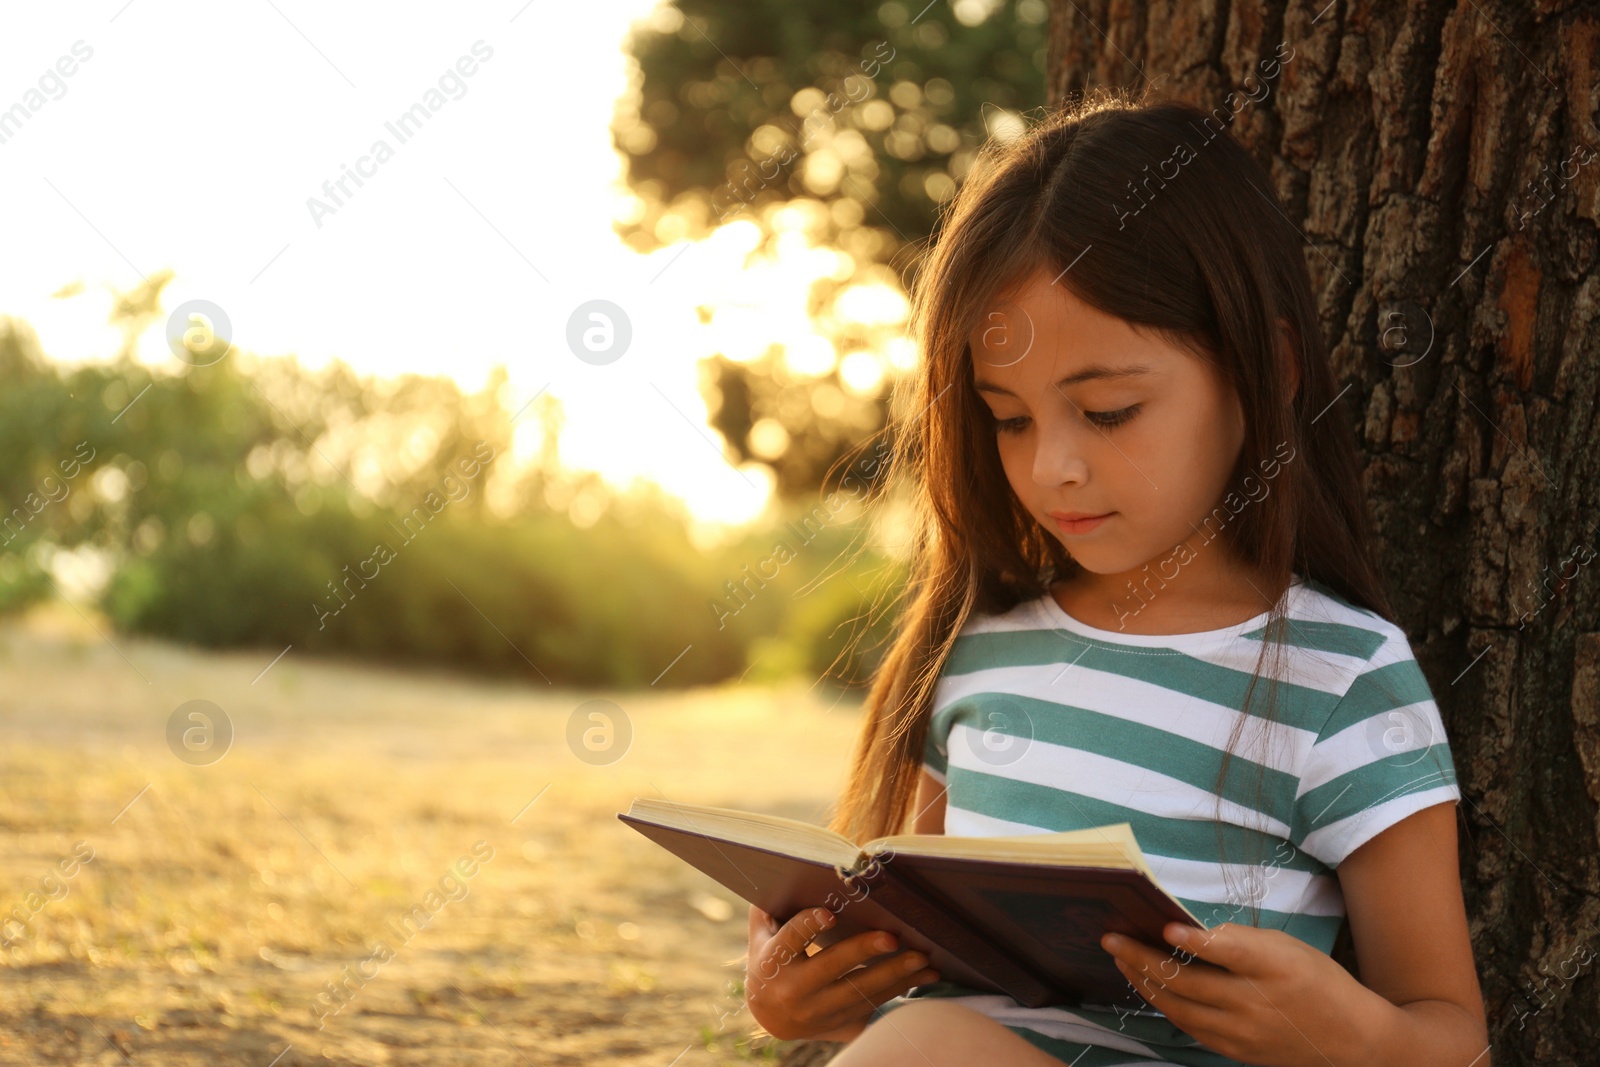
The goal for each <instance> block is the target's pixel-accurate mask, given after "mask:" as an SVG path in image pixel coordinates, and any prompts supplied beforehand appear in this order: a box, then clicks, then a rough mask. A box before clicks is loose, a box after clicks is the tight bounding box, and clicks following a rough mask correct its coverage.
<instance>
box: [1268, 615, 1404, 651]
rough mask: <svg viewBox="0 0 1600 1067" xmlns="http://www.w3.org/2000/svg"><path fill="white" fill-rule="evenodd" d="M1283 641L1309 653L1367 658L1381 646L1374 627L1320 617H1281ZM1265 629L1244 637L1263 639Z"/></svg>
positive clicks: (1379, 635) (1380, 636) (1381, 637)
mask: <svg viewBox="0 0 1600 1067" xmlns="http://www.w3.org/2000/svg"><path fill="white" fill-rule="evenodd" d="M1284 624H1285V625H1284V632H1283V643H1284V644H1285V645H1293V646H1294V647H1295V648H1304V649H1309V650H1310V651H1312V652H1331V653H1335V654H1337V655H1341V656H1351V657H1353V658H1355V659H1359V660H1363V661H1365V660H1369V659H1371V658H1372V656H1373V653H1375V652H1377V651H1378V649H1379V648H1381V647H1383V642H1384V635H1383V634H1381V633H1379V632H1378V631H1376V630H1368V629H1365V628H1364V627H1360V626H1351V625H1349V624H1348V623H1342V622H1324V621H1322V620H1320V619H1289V618H1286V619H1284ZM1266 633H1267V628H1266V627H1265V626H1259V627H1257V628H1256V629H1254V630H1251V631H1250V632H1249V633H1247V634H1245V635H1244V636H1245V637H1247V638H1249V639H1250V640H1252V641H1262V640H1265V639H1266Z"/></svg>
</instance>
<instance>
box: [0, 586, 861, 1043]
mask: <svg viewBox="0 0 1600 1067" xmlns="http://www.w3.org/2000/svg"><path fill="white" fill-rule="evenodd" d="M115 642H116V647H115V648H113V647H111V646H110V645H109V644H108V643H107V642H105V641H104V640H102V639H101V638H100V636H98V635H97V634H96V633H95V632H94V631H93V630H92V629H89V628H88V626H87V624H86V623H84V622H83V621H81V620H79V619H78V618H77V617H76V616H73V615H71V614H70V613H68V614H65V615H63V614H62V613H61V612H59V611H57V612H51V613H45V614H41V615H36V616H34V617H32V618H30V619H29V620H27V621H26V622H25V623H20V624H13V625H10V626H8V627H5V628H4V629H0V670H3V672H4V678H5V680H6V684H5V685H4V686H3V687H0V722H3V729H4V737H5V744H4V746H3V747H0V822H3V829H4V831H5V833H4V837H3V839H0V841H3V844H0V909H3V910H4V911H5V912H6V913H13V912H15V911H16V910H17V909H21V911H22V917H24V918H27V919H28V925H27V928H26V929H25V930H23V929H21V928H20V927H18V926H12V927H10V928H9V929H10V931H11V932H12V933H13V934H18V935H19V936H17V937H16V938H15V940H14V942H13V943H12V944H11V946H10V948H9V949H5V948H0V966H3V967H4V968H5V971H6V973H5V980H4V981H3V983H0V1063H5V1064H11V1063H18V1064H21V1063H26V1064H39V1063H95V1064H100V1063H104V1064H121V1063H129V1062H132V1063H146V1064H156V1063H159V1064H174V1065H189V1064H195V1065H199V1064H206V1065H210V1064H219V1063H241V1064H253V1065H257V1067H268V1065H269V1064H274V1063H275V1064H276V1065H277V1067H290V1065H293V1064H309V1063H336V1064H423V1063H426V1064H431V1065H448V1064H457V1063H460V1064H467V1063H471V1064H530V1063H535V1064H539V1065H541V1067H542V1065H545V1064H577V1063H584V1064H587V1063H607V1064H650V1065H653V1067H666V1065H667V1064H668V1063H670V1062H672V1061H673V1057H674V1056H677V1055H678V1054H679V1053H680V1052H683V1050H684V1049H685V1047H686V1046H688V1051H687V1052H686V1053H684V1054H683V1055H682V1057H681V1058H680V1059H678V1060H677V1061H676V1062H677V1064H678V1065H680V1067H688V1065H691V1064H705V1063H730V1062H740V1061H748V1060H749V1059H750V1058H752V1057H754V1058H760V1057H761V1056H763V1055H765V1056H770V1055H771V1050H770V1049H768V1050H756V1051H752V1049H751V1048H750V1047H749V1045H748V1043H747V1042H746V1041H745V1040H744V1035H745V1034H746V1033H747V1032H748V1027H749V1023H750V1019H749V1015H748V1014H747V1013H745V1012H743V1011H741V1010H740V1008H741V1005H742V998H741V995H740V992H739V989H738V986H737V979H738V977H739V975H740V974H741V973H742V968H741V967H739V966H737V965H735V966H729V965H728V961H729V960H733V959H736V958H738V957H741V956H742V954H743V950H744V933H745V906H744V904H743V903H742V902H741V901H739V900H737V899H736V898H735V897H734V896H733V895H732V894H730V893H728V892H727V891H725V890H723V889H722V888H721V887H720V886H717V885H716V884H715V883H713V882H711V881H710V880H709V879H707V878H705V877H703V876H701V875H700V874H698V872H695V871H693V870H692V869H690V868H689V867H688V866H687V865H685V864H683V863H681V862H679V861H678V860H676V859H675V858H673V857H672V856H670V855H669V854H667V853H666V852H664V851H662V850H661V849H659V848H658V847H657V846H655V845H653V844H651V843H650V842H648V841H646V840H645V839H644V838H643V837H641V836H639V835H638V834H636V833H634V832H633V831H632V830H630V829H628V828H627V827H626V826H624V825H623V824H622V823H620V822H618V821H617V819H616V818H615V814H616V812H618V811H621V810H624V809H626V807H627V805H628V802H629V801H630V800H631V798H632V797H634V796H636V795H637V796H656V797H659V796H666V797H668V798H671V799H674V800H692V801H696V802H701V803H711V804H725V805H729V806H735V807H745V808H753V809H760V810H765V811H773V812H777V813H780V814H786V815H791V816H794V817H798V818H804V819H810V820H814V821H820V819H821V818H822V817H823V813H824V811H825V809H826V806H827V804H828V803H829V800H830V798H831V797H832V796H833V795H834V793H835V791H836V789H837V786H838V784H839V781H840V778H841V776H842V774H843V770H844V766H845V759H846V754H847V752H848V748H849V743H850V740H851V737H852V735H853V732H854V729H855V722H856V709H855V708H854V707H853V706H852V705H851V703H850V702H849V701H848V700H847V701H845V702H843V703H841V704H839V705H838V706H837V707H834V708H830V707H829V706H828V705H829V703H830V700H829V698H826V697H825V696H822V695H819V694H814V693H810V692H807V691H806V690H805V689H804V687H798V686H797V687H795V688H793V689H790V690H782V691H773V690H756V689H719V690H700V691H694V692H689V693H671V692H664V693H656V692H653V691H651V692H645V693H625V694H609V696H610V698H611V699H614V700H616V702H617V703H618V704H620V705H621V706H622V707H623V708H624V709H625V710H626V712H627V714H628V716H629V717H630V719H631V721H632V723H633V728H634V737H633V741H632V744H631V747H630V748H629V750H628V751H627V754H626V755H625V756H624V757H623V758H622V759H620V760H618V761H617V762H615V763H614V764H611V765H609V766H590V765H588V764H585V763H584V762H582V761H580V760H579V759H577V758H576V757H575V756H574V755H573V753H572V752H571V751H570V750H569V749H568V747H567V742H566V735H567V722H568V718H569V716H570V714H571V712H572V710H573V709H574V708H575V707H577V706H578V705H579V704H580V703H582V702H583V701H584V700H587V699H591V698H593V697H597V696H600V697H604V696H608V694H604V693H593V692H574V691H566V690H560V689H554V688H551V687H549V686H546V685H544V684H542V683H539V682H537V680H535V682H534V683H532V684H520V683H519V684H495V683H489V682H481V681H475V680H471V679H463V678H458V677H451V676H448V675H445V674H440V673H422V672H402V671H385V670H379V669H374V668H370V667H363V666H355V665H347V664H338V663H329V662H326V661H313V660H309V659H306V658H303V657H298V656H297V655H296V652H294V651H291V652H290V653H289V654H288V655H287V656H285V657H284V658H283V659H282V660H281V661H279V662H278V663H277V664H276V665H275V666H273V667H272V668H271V669H270V670H268V671H267V672H266V674H265V675H264V676H261V677H260V679H259V681H255V682H252V679H255V678H256V677H257V675H258V674H259V673H260V672H261V671H262V669H263V667H265V666H266V665H267V664H268V663H269V662H270V661H271V659H272V657H273V655H275V654H276V650H266V651H262V652H258V653H251V654H225V655H224V654H212V653H196V652H191V651H187V650H184V649H181V648H176V647H173V646H168V645H162V644H158V643H151V642H143V641H138V640H134V639H131V638H125V637H117V638H115ZM117 650H120V654H119V652H118V651H117ZM124 656H125V657H126V658H124ZM130 661H131V664H130ZM141 675H142V677H141ZM196 698H201V699H206V700H210V701H213V702H215V703H216V704H217V705H219V706H220V707H222V708H223V709H224V710H225V711H226V713H227V714H228V716H229V717H230V718H231V720H232V722H233V724H234V728H235V731H236V736H235V739H234V741H233V745H232V748H231V749H230V750H229V751H228V753H227V754H226V756H224V757H223V758H222V759H221V760H220V761H218V762H216V763H214V764H211V765H209V766H190V765H188V764H185V763H184V762H182V761H180V760H179V759H177V758H176V757H175V756H174V755H173V754H172V752H171V751H170V750H169V748H168V747H167V742H166V724H167V718H168V716H169V715H170V714H171V712H172V711H173V709H174V708H176V707H177V706H178V705H180V704H182V703H184V702H185V701H188V700H192V699H196ZM541 791H543V792H541ZM535 797H537V798H538V799H537V801H536V802H535V803H533V804H532V806H531V807H530V806H528V805H529V802H530V801H532V800H534V798H535ZM135 798H137V799H135ZM130 801H131V802H132V803H131V805H130ZM519 813H520V815H519ZM513 820H515V822H513ZM80 842H81V843H82V844H81V845H79V843H80ZM479 842H482V844H477V843H479ZM475 844H477V848H478V850H479V854H480V855H482V854H484V852H485V850H487V849H492V850H493V855H492V858H491V859H489V860H488V861H487V862H483V863H481V864H480V866H479V867H478V869H477V870H476V872H475V873H474V874H473V875H472V876H471V877H470V878H467V877H458V879H457V880H455V881H451V880H450V879H448V878H446V875H447V874H448V873H449V871H450V869H451V868H452V866H453V865H455V864H456V863H457V862H458V860H459V859H460V858H461V857H463V856H466V855H469V854H470V853H471V852H472V850H473V848H474V846H475ZM75 847H78V848H79V849H80V852H82V850H84V849H92V850H93V858H92V860H90V861H89V862H87V863H85V864H83V865H82V866H81V869H79V870H78V871H77V872H76V873H75V874H74V875H73V877H71V878H70V879H65V880H62V881H59V882H50V881H47V879H48V878H49V876H50V875H51V873H52V872H53V871H55V870H56V865H57V863H58V861H61V860H63V859H68V858H69V857H71V856H72V854H73V850H74V848H75ZM441 879H445V881H444V883H443V886H444V888H445V889H446V890H448V891H449V892H450V893H451V895H454V896H456V897H459V899H453V900H452V899H448V898H447V897H445V896H444V895H443V894H441V895H440V896H438V897H435V898H433V901H432V903H431V904H430V902H429V898H428V897H427V894H428V892H429V890H430V889H437V888H439V886H440V880H441ZM63 886H64V888H65V895H64V896H63V895H61V890H62V887H63ZM461 887H464V889H465V895H464V896H462V895H461V891H462V890H461ZM51 893H53V894H54V895H55V896H56V897H58V898H59V899H53V900H52V899H49V898H48V895H49V894H51ZM30 894H38V895H37V896H33V897H30ZM35 905H38V907H37V909H36V910H35ZM419 905H420V906H423V907H424V908H425V909H427V910H433V911H434V914H433V915H432V918H431V921H429V922H427V923H426V924H425V925H424V926H423V927H422V928H421V929H420V930H416V929H415V928H414V927H411V926H404V925H397V924H401V923H402V917H403V916H404V915H406V914H407V913H410V912H411V911H412V909H413V908H415V907H417V906H419ZM422 914H423V915H424V916H426V914H427V912H426V911H424V912H423V913H422ZM380 941H381V942H383V943H384V944H385V945H387V946H388V948H390V949H392V950H393V953H394V955H393V958H392V959H390V960H388V961H387V962H383V961H382V960H381V959H380V960H376V961H373V962H371V963H364V961H368V959H369V957H372V956H373V953H374V948H375V944H376V943H377V942H380ZM375 965H376V970H374V966H375ZM346 967H349V968H350V969H349V970H348V971H346V970H345V968H346ZM347 975H348V976H349V978H348V979H346V977H345V976H347ZM364 976H370V977H364ZM341 980H343V987H344V989H345V990H346V995H347V996H348V998H349V1002H348V1004H346V1005H345V1006H344V1007H343V1008H342V1010H340V1011H338V1012H337V1013H336V1014H329V1015H326V1016H324V1017H323V1023H324V1025H323V1026H322V1027H321V1028H320V1029H319V1028H318V1019H319V1013H318V1011H317V1007H316V1000H315V998H316V996H317V994H318V993H319V992H323V991H325V988H326V986H325V984H326V983H329V982H334V983H340V982H341ZM332 1003H333V1002H332V1001H328V1002H325V1003H324V1005H323V1007H324V1008H326V1007H328V1005H330V1004H332ZM735 1013H736V1014H735ZM286 1049H287V1050H288V1051H285V1050H286ZM275 1057H276V1060H275V1059H274V1058H275Z"/></svg>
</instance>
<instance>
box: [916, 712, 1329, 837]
mask: <svg viewBox="0 0 1600 1067" xmlns="http://www.w3.org/2000/svg"><path fill="white" fill-rule="evenodd" d="M957 722H960V723H963V724H964V725H966V726H969V727H971V728H972V729H974V730H978V731H981V732H985V733H993V734H998V735H1003V736H1006V737H1010V738H1015V739H1017V740H1018V741H1019V742H1023V743H1026V742H1029V741H1043V742H1045V743H1047V744H1052V745H1062V746H1065V747H1068V748H1075V749H1078V750H1079V751H1082V752H1092V753H1094V754H1096V755H1099V756H1107V757H1110V758H1112V759H1118V760H1123V761H1126V762H1127V763H1129V764H1132V765H1133V766H1136V767H1140V768H1142V769H1145V770H1150V771H1154V772H1156V773H1158V774H1164V775H1166V776H1167V777H1169V778H1175V779H1177V780H1178V781H1180V782H1184V783H1186V784H1188V785H1191V786H1193V787H1194V788H1196V789H1198V790H1201V791H1202V792H1205V793H1213V792H1214V790H1215V788H1216V783H1217V776H1218V775H1219V774H1220V773H1221V772H1222V757H1223V752H1222V750H1221V749H1218V748H1214V747H1212V746H1211V745H1208V744H1206V743H1204V742H1202V741H1195V740H1193V739H1191V738H1187V737H1184V736H1182V735H1180V734H1175V733H1172V732H1171V731H1169V730H1163V729H1161V728H1160V727H1156V726H1148V725H1145V724H1144V723H1138V722H1132V721H1130V720H1128V719H1124V718H1121V717H1120V716H1117V715H1107V714H1105V713H1104V712H1099V711H1092V710H1090V709H1088V708H1080V707H1074V706H1073V705H1071V704H1058V703H1056V702H1055V701H1051V700H1038V699H1035V698H1032V697H1021V696H1014V695H1012V694H1010V693H972V694H968V695H967V696H964V697H961V698H960V699H959V700H955V701H952V702H951V703H950V704H948V705H946V706H945V707H943V708H941V709H940V710H939V712H938V713H937V714H936V715H935V717H934V723H933V729H930V730H929V735H930V737H931V736H933V735H934V734H935V733H937V735H938V736H939V737H941V738H944V739H945V748H946V750H947V751H948V749H949V738H950V733H951V729H952V727H953V726H954V725H955V723H957ZM946 763H947V764H948V760H947V761H946ZM1258 775H1259V776H1260V778H1259V781H1260V783H1261V784H1260V795H1259V797H1258V796H1257V785H1256V783H1257V780H1258V778H1257V776H1258ZM1299 788H1300V779H1299V778H1298V777H1296V776H1295V775H1292V774H1288V773H1286V772H1284V771H1280V770H1276V769H1274V768H1271V767H1267V766H1265V765H1263V764H1260V763H1257V762H1256V761H1254V760H1251V759H1247V758H1245V757H1244V756H1240V755H1237V754H1236V755H1235V756H1234V757H1233V759H1232V760H1230V761H1229V764H1228V779H1227V781H1226V782H1225V783H1224V785H1223V788H1222V794H1221V795H1222V796H1223V798H1224V799H1226V800H1230V801H1232V802H1234V803H1235V804H1239V805H1242V806H1243V807H1246V808H1250V809H1252V810H1254V811H1263V812H1267V813H1269V814H1272V815H1273V816H1274V817H1276V818H1277V819H1278V820H1279V821H1280V822H1283V823H1287V822H1288V821H1289V820H1290V818H1291V817H1292V813H1293V809H1294V798H1295V793H1296V792H1298V791H1299Z"/></svg>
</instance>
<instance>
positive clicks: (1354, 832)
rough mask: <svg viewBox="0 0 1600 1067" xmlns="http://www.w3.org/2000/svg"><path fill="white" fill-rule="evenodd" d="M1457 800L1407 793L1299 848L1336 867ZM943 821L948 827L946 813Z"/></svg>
mask: <svg viewBox="0 0 1600 1067" xmlns="http://www.w3.org/2000/svg"><path fill="white" fill-rule="evenodd" d="M1460 799H1461V790H1460V789H1459V788H1457V787H1456V786H1455V785H1454V784H1453V783H1441V784H1440V785H1437V786H1434V787H1433V788H1431V789H1422V790H1418V791H1417V792H1415V793H1407V794H1405V795H1404V796H1398V797H1395V798H1394V799H1393V800H1386V801H1384V802H1383V803H1382V804H1378V805H1376V806H1374V807H1370V808H1368V809H1367V810H1365V811H1359V812H1357V813H1356V814H1354V815H1350V816H1347V817H1345V818H1343V819H1340V820H1339V821H1338V822H1335V823H1329V824H1328V825H1327V826H1324V827H1322V828H1320V829H1317V830H1313V831H1312V832H1311V833H1309V834H1307V835H1306V839H1305V843H1304V844H1303V845H1302V849H1303V850H1304V851H1305V852H1308V853H1310V854H1311V855H1313V856H1315V857H1316V858H1317V859H1319V860H1321V861H1322V862H1323V863H1326V864H1327V865H1328V866H1330V867H1337V866H1338V865H1339V864H1340V863H1343V862H1344V859H1345V857H1346V856H1348V855H1350V853H1352V852H1354V851H1355V850H1356V849H1358V848H1360V847H1361V846H1362V845H1364V844H1366V843H1367V842H1368V841H1371V840H1372V839H1373V838H1374V837H1377V836H1378V835H1379V834H1380V833H1382V832H1383V831H1385V830H1387V829H1389V827H1391V826H1393V825H1394V824H1395V823H1397V822H1400V821H1401V820H1402V819H1404V818H1406V817H1407V816H1408V815H1415V814H1416V813H1417V812H1419V811H1421V810H1422V809H1423V808H1431V807H1433V806H1434V805H1435V804H1445V803H1452V802H1455V801H1459V800H1460ZM947 810H948V809H947ZM945 822H946V825H948V824H949V815H948V814H946V816H945Z"/></svg>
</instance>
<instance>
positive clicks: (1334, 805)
mask: <svg viewBox="0 0 1600 1067" xmlns="http://www.w3.org/2000/svg"><path fill="white" fill-rule="evenodd" d="M1460 799H1461V790H1460V789H1459V788H1458V787H1457V785H1456V772H1455V760H1454V758H1453V756H1452V754H1451V751H1450V743H1449V741H1448V740H1447V739H1446V738H1445V732H1444V721H1443V720H1442V719H1441V718H1440V716H1439V706H1438V705H1437V704H1436V703H1435V702H1434V699H1433V693H1432V690H1430V689H1429V688H1428V680H1427V678H1426V677H1425V676H1424V675H1423V673H1422V668H1421V667H1420V666H1419V665H1418V663H1417V661H1416V658H1415V657H1414V656H1413V655H1412V652H1411V646H1410V643H1409V642H1408V641H1407V640H1406V637H1405V634H1404V633H1403V632H1401V631H1399V630H1398V629H1396V630H1394V631H1393V632H1392V633H1390V634H1389V636H1388V639H1387V640H1386V641H1385V642H1384V644H1383V645H1382V646H1380V647H1379V649H1378V650H1377V652H1376V653H1374V654H1373V656H1372V658H1371V659H1370V660H1368V661H1367V663H1366V664H1365V665H1364V666H1363V668H1362V670H1361V673H1359V674H1358V675H1357V676H1356V678H1355V680H1354V681H1353V682H1352V683H1351V684H1350V687H1349V688H1348V689H1347V690H1346V691H1345V694H1344V695H1343V696H1342V697H1341V698H1340V699H1339V701H1338V703H1337V704H1336V705H1334V708H1333V711H1332V712H1331V713H1330V714H1329V716H1328V720H1327V722H1325V723H1324V724H1323V726H1322V729H1321V730H1320V731H1318V733H1317V739H1316V741H1315V742H1314V743H1313V744H1312V746H1311V752H1310V755H1309V757H1308V759H1307V761H1306V764H1305V767H1304V769H1303V771H1302V772H1301V776H1300V787H1299V790H1298V792H1297V793H1296V797H1295V802H1294V818H1293V823H1292V828H1291V834H1290V839H1291V841H1292V842H1293V843H1294V844H1295V845H1296V846H1297V847H1299V848H1300V849H1302V850H1304V851H1305V852H1307V853H1309V854H1310V855H1312V856H1314V857H1316V858H1317V859H1318V860H1320V861H1322V862H1323V863H1325V864H1327V865H1328V866H1329V867H1337V866H1338V865H1339V864H1340V863H1341V862H1343V860H1344V858H1345V857H1346V856H1348V855H1350V853H1352V852H1354V851H1355V850H1356V849H1358V848H1360V847H1361V846H1362V845H1364V844H1366V843H1367V842H1368V841H1370V840H1372V839H1373V838H1374V837H1376V836H1378V834H1380V833H1382V832H1383V831H1384V830H1387V829H1388V828H1389V827H1391V826H1393V825H1395V824H1396V823H1398V822H1400V821H1401V820H1402V819H1404V818H1406V817H1407V816H1408V815H1413V814H1415V813H1416V812H1419V811H1421V810H1422V809H1424V808H1428V807H1432V806H1433V805H1435V804H1443V803H1454V802H1457V801H1459V800H1460Z"/></svg>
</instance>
